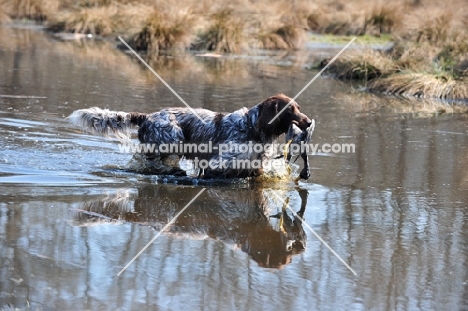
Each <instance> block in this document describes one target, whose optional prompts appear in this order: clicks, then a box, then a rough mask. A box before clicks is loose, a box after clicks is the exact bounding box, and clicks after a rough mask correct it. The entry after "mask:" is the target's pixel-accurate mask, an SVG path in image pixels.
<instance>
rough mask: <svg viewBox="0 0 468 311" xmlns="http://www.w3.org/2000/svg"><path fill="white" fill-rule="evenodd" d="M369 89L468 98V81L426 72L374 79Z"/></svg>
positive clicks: (421, 95) (423, 96) (412, 94)
mask: <svg viewBox="0 0 468 311" xmlns="http://www.w3.org/2000/svg"><path fill="white" fill-rule="evenodd" d="M368 89H369V90H370V91H373V92H379V93H384V94H392V95H400V96H405V97H419V98H440V99H467V98H468V81H463V80H455V79H453V78H451V77H450V76H434V75H433V74H424V73H401V74H395V75H392V76H389V77H386V78H382V79H378V80H375V81H372V82H371V83H370V85H369V86H368Z"/></svg>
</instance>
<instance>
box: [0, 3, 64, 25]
mask: <svg viewBox="0 0 468 311" xmlns="http://www.w3.org/2000/svg"><path fill="white" fill-rule="evenodd" d="M0 7H1V8H2V9H3V11H4V12H5V13H6V14H7V15H9V16H10V17H11V18H16V19H30V20H35V21H44V20H47V19H48V18H49V17H51V16H52V15H54V14H56V13H57V12H58V10H59V1H58V0H0Z"/></svg>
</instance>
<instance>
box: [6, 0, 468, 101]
mask: <svg viewBox="0 0 468 311" xmlns="http://www.w3.org/2000/svg"><path fill="white" fill-rule="evenodd" d="M465 12H466V1H465V0H451V1H449V2H446V3H444V5H443V6H441V5H440V3H439V1H437V0H425V1H421V0H396V1H394V2H391V1H383V0H376V1H373V2H369V1H366V0H354V1H345V0H318V1H314V2H311V1H307V0H295V1H288V0H267V1H255V0H231V1H229V2H225V1H221V0H204V1H195V0H178V1H175V0H167V1H163V0H141V1H132V0H79V1H72V0H0V22H3V23H5V22H8V20H9V19H10V18H12V19H32V20H36V21H46V23H47V25H48V27H49V29H51V30H52V31H64V32H74V33H91V34H95V35H101V36H104V37H115V36H116V35H117V34H119V35H122V36H123V37H125V38H126V39H127V40H128V41H129V42H130V44H131V45H132V46H133V47H134V48H135V49H138V50H144V51H146V52H147V53H148V55H149V56H151V57H156V56H158V55H159V54H161V53H162V51H164V50H171V49H174V48H180V49H189V48H191V49H197V50H207V51H214V52H217V53H240V52H244V51H247V50H249V49H250V48H261V49H275V50H292V49H301V48H302V47H303V46H304V42H305V41H306V40H308V41H320V42H329V43H338V44H344V43H346V42H349V40H350V39H351V36H358V39H357V42H356V43H357V44H362V45H372V44H385V43H388V42H390V41H392V42H394V43H395V45H394V48H393V49H392V50H391V51H380V52H376V51H371V50H368V49H364V50H363V51H364V52H362V53H356V52H353V53H351V54H350V51H347V52H346V53H344V54H343V55H342V56H345V55H347V56H346V57H340V58H339V59H338V60H337V62H336V63H334V64H332V65H331V66H330V68H329V71H330V72H332V73H334V74H335V75H336V77H337V78H340V79H358V80H364V81H365V82H366V85H367V86H368V87H369V89H370V90H372V91H379V92H385V93H390V94H406V95H408V96H420V97H438V98H454V99H458V98H466V81H467V79H468V31H467V29H468V14H467V13H465ZM311 32H312V33H313V34H312V35H307V34H308V33H309V34H310V33H311ZM326 62H327V60H324V61H323V62H322V65H324V64H326Z"/></svg>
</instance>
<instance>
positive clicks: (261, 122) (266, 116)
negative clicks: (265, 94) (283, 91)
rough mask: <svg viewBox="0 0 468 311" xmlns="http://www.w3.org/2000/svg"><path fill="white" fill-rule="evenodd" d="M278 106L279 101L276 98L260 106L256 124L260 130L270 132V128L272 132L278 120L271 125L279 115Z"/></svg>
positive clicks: (268, 99) (269, 99)
mask: <svg viewBox="0 0 468 311" xmlns="http://www.w3.org/2000/svg"><path fill="white" fill-rule="evenodd" d="M278 106H279V105H278V99H277V98H275V97H270V98H267V99H265V100H264V101H263V102H262V103H260V104H259V105H258V108H259V111H258V119H257V122H256V127H257V129H258V130H262V131H266V132H269V131H268V130H267V129H268V128H270V129H271V130H272V129H273V128H274V126H275V123H276V122H277V121H278V118H276V119H275V120H274V121H273V123H272V124H269V123H270V121H271V120H272V119H273V118H274V117H275V116H276V115H277V114H278Z"/></svg>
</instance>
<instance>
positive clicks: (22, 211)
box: [0, 28, 468, 310]
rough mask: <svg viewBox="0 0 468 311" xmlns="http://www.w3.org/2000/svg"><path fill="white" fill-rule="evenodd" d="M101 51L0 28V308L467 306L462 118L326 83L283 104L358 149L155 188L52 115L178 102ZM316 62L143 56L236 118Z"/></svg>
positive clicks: (329, 138)
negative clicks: (305, 169) (237, 176)
mask: <svg viewBox="0 0 468 311" xmlns="http://www.w3.org/2000/svg"><path fill="white" fill-rule="evenodd" d="M114 45H116V43H115V44H114V43H106V42H99V41H73V42H72V41H64V42H61V41H58V40H56V39H54V38H52V37H51V36H49V35H47V34H45V33H43V32H42V31H41V30H38V29H10V28H0V70H1V73H2V74H1V75H0V107H1V108H0V131H1V136H0V150H1V151H0V187H1V189H2V191H1V193H0V237H1V238H0V245H1V247H0V257H1V262H2V265H1V267H0V308H2V307H5V306H8V305H10V306H14V307H17V308H26V307H27V306H28V305H29V306H31V307H32V308H33V309H47V310H49V309H61V310H72V309H90V310H101V309H103V310H106V309H112V310H115V309H122V310H128V309H135V310H143V309H151V310H154V309H161V310H185V309H188V308H191V309H194V310H198V309H208V310H212V309H222V310H230V309H252V310H257V309H265V310H273V309H283V310H289V309H302V310H350V309H353V310H372V309H373V310H418V309H419V310H429V309H435V310H462V309H467V308H468V294H467V293H468V242H467V241H468V172H467V170H466V167H467V166H468V149H467V146H468V120H467V116H466V115H461V114H437V113H435V112H436V111H438V110H440V107H436V108H434V107H433V105H436V106H437V105H438V104H433V103H428V102H403V101H402V100H397V99H391V98H385V97H378V96H375V95H371V94H363V93H360V92H356V91H353V90H352V88H351V87H350V86H348V85H344V84H342V83H339V82H336V81H334V80H332V79H330V78H327V77H322V78H319V79H317V80H316V81H315V82H314V83H313V84H312V85H311V86H310V87H309V88H308V89H307V90H306V91H305V92H304V93H303V94H302V95H301V96H300V97H299V98H298V100H297V101H298V102H299V104H300V105H301V106H302V111H303V112H305V113H306V114H307V115H309V116H310V117H312V118H314V119H315V120H316V122H317V125H316V131H315V133H314V137H313V140H314V142H316V143H320V144H323V143H354V144H355V145H356V152H355V153H341V154H325V153H319V154H316V155H314V156H311V157H310V162H311V165H312V167H311V168H312V177H311V179H310V180H309V182H307V183H305V182H300V183H299V185H294V183H291V182H281V183H279V182H278V183H264V184H255V185H250V184H224V185H221V184H219V183H215V184H208V185H198V186H195V185H180V184H175V183H174V181H173V180H168V183H167V184H164V183H162V182H161V181H160V180H159V181H158V180H157V179H156V178H155V177H154V176H145V175H140V174H136V173H131V172H126V171H124V170H122V169H121V168H125V166H126V165H127V163H128V162H129V160H130V159H131V155H129V154H123V153H120V152H119V149H118V146H117V141H114V140H108V139H103V138H99V137H94V136H90V135H87V134H86V133H82V132H81V131H79V130H77V129H74V128H72V127H71V126H70V125H69V124H68V123H67V122H66V121H65V120H64V118H65V117H66V116H67V115H69V114H70V113H71V112H72V111H74V110H76V109H79V108H85V107H92V106H100V107H102V108H111V109H114V110H123V111H140V112H152V111H155V110H158V109H160V108H162V107H170V106H181V105H182V104H181V103H180V102H179V100H178V99H177V98H176V97H175V96H173V95H172V93H170V91H169V90H167V89H166V88H165V87H164V85H162V84H161V83H160V82H159V81H158V80H157V79H156V78H155V77H154V76H153V75H152V74H151V73H149V72H148V70H146V69H145V68H144V67H143V66H141V65H140V64H139V63H138V61H137V60H134V59H132V58H131V57H129V56H128V55H125V54H124V53H123V52H122V51H120V50H118V49H115V48H114ZM314 53H315V54H314ZM316 53H317V52H316V51H313V50H311V51H308V52H304V53H299V54H294V55H290V54H284V55H282V54H275V55H271V56H268V57H265V56H262V55H259V56H251V57H227V58H208V57H198V56H193V55H185V54H183V55H176V56H171V57H166V58H161V59H159V60H153V61H150V64H151V65H152V66H153V67H154V69H155V70H156V71H157V72H158V73H159V74H160V75H161V76H162V77H163V78H164V79H166V81H167V82H168V83H169V84H170V85H171V86H172V87H173V88H174V89H175V90H176V91H177V92H178V93H179V94H180V96H182V97H183V98H184V99H185V100H186V101H187V102H188V103H189V104H191V105H192V106H194V107H203V108H207V109H212V110H217V111H233V110H234V109H237V108H241V107H243V106H253V105H254V104H256V103H258V102H260V101H261V100H262V99H264V98H265V97H267V96H270V95H272V94H275V93H278V92H284V93H285V94H288V95H290V96H293V95H294V94H296V93H297V92H298V91H300V90H301V89H302V88H303V86H304V85H306V84H307V82H308V81H310V79H311V78H312V77H313V76H314V75H315V72H310V71H307V70H305V69H303V66H305V64H306V63H307V62H308V61H310V60H311V59H314V57H316V56H317V55H316ZM320 53H322V51H321V52H320ZM383 105H385V107H387V108H381V107H382V106H383ZM202 189H206V190H204V192H203V193H202V194H201V195H200V196H199V197H198V198H197V199H196V200H195V201H194V202H193V203H192V204H191V205H190V206H189V207H188V208H187V209H186V210H185V211H184V212H183V213H182V214H181V216H180V217H179V218H177V220H176V222H175V224H174V225H172V226H171V227H170V228H169V229H168V230H167V232H165V233H163V234H162V235H161V236H159V237H158V238H157V239H156V240H155V241H154V242H153V243H152V244H151V246H150V247H149V248H148V249H146V250H145V251H144V252H143V253H142V254H141V256H139V257H138V258H137V259H136V260H135V261H134V262H133V263H132V264H131V265H130V266H129V267H128V269H127V270H125V271H124V272H123V273H122V274H121V275H120V276H117V273H119V271H120V270H121V269H122V268H124V266H125V265H126V264H127V263H128V262H129V261H130V260H131V259H132V258H133V257H134V256H135V255H136V254H137V253H138V252H139V251H140V250H141V249H142V248H143V247H144V246H145V245H146V244H147V243H148V242H150V240H151V239H152V238H153V237H154V236H155V235H156V234H157V233H158V232H159V230H161V229H162V228H163V227H164V226H165V225H166V224H167V223H168V221H169V220H170V219H172V218H173V217H174V216H175V215H176V214H177V213H178V212H180V211H181V210H182V209H183V208H184V207H185V206H186V204H187V203H189V202H190V200H191V199H192V198H193V197H194V196H195V195H197V194H198V193H199V192H200V191H201V190H202ZM282 200H286V201H287V202H286V203H287V207H286V213H285V214H283V215H282V217H281V210H282V208H283V207H284V204H283V202H282ZM288 207H289V208H291V209H292V210H294V211H295V212H300V214H301V215H303V217H304V219H305V221H306V223H307V224H308V226H310V228H309V227H308V226H306V225H302V224H301V222H300V220H299V219H298V218H295V217H294V215H293V213H292V212H291V211H290V210H289V209H288ZM310 229H313V230H314V232H316V233H317V234H318V235H319V236H320V237H321V238H322V239H323V240H324V241H326V242H327V243H328V244H329V245H330V247H331V248H333V249H334V250H335V251H336V253H337V254H339V255H340V256H341V257H342V258H343V260H344V261H345V262H346V263H348V264H349V265H350V266H351V267H352V269H353V270H355V271H356V273H357V275H354V274H353V273H352V272H351V271H350V270H349V269H347V268H346V266H345V265H344V264H343V263H342V262H340V261H339V260H338V259H337V257H335V255H333V254H332V253H331V252H330V250H329V249H327V248H326V247H325V246H324V245H323V244H322V243H321V242H320V241H319V240H318V239H317V237H316V236H315V235H314V234H313V233H312V232H311V231H310Z"/></svg>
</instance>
